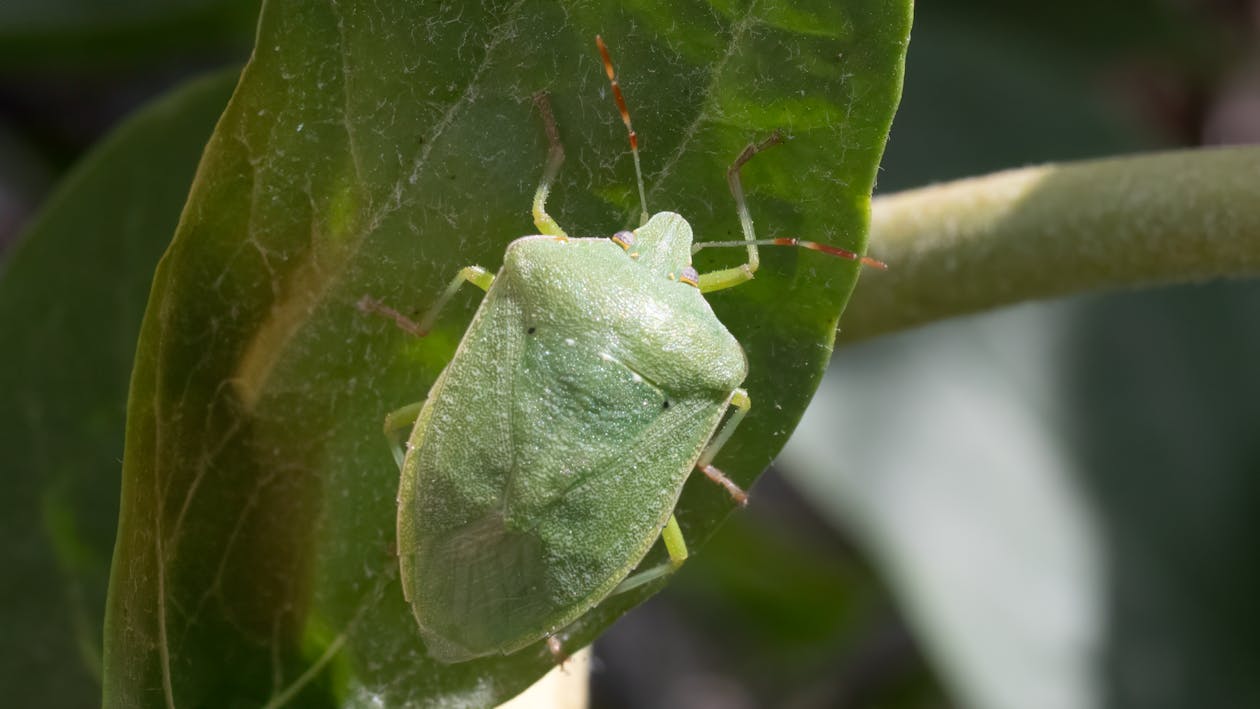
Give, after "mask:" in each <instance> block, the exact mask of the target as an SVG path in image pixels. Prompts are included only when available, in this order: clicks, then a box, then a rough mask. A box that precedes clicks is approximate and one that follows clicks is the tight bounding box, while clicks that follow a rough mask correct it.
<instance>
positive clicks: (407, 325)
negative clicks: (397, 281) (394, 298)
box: [355, 295, 429, 337]
mask: <svg viewBox="0 0 1260 709" xmlns="http://www.w3.org/2000/svg"><path fill="white" fill-rule="evenodd" d="M355 306H356V307H357V308H358V309H359V311H360V312H363V313H368V314H374V315H381V316H384V317H387V318H389V319H390V320H393V321H394V323H395V324H397V325H398V327H400V328H402V329H403V330H405V331H407V332H409V333H411V334H413V335H415V336H416V337H424V336H425V335H427V334H429V333H428V331H427V330H425V329H424V328H422V327H421V326H420V325H419V324H418V323H416V322H415V321H414V320H412V319H411V318H409V317H407V316H406V315H403V314H402V313H400V312H398V311H397V310H394V309H393V308H391V307H389V306H388V305H385V304H384V303H382V302H381V301H379V300H377V299H376V298H373V297H372V296H370V295H365V296H363V297H362V298H359V302H358V303H356V304H355Z"/></svg>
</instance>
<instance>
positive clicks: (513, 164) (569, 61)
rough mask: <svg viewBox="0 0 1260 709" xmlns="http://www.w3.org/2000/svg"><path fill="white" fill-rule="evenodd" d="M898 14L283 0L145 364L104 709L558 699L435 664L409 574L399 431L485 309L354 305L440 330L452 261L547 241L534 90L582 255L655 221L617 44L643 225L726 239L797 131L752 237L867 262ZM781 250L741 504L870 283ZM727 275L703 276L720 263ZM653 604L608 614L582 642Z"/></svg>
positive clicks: (154, 302)
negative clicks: (760, 149) (385, 424)
mask: <svg viewBox="0 0 1260 709" xmlns="http://www.w3.org/2000/svg"><path fill="white" fill-rule="evenodd" d="M909 14H910V13H909V3H907V2H900V3H888V2H882V1H880V2H877V1H875V0H864V1H862V2H849V3H845V4H844V5H839V4H836V3H830V2H821V1H818V2H801V3H786V2H768V3H714V4H697V3H688V4H679V3H668V4H666V3H659V4H657V3H646V2H640V3H633V4H628V5H627V4H623V3H612V2H607V3H598V4H591V3H582V4H577V3H557V2H543V1H541V0H539V1H527V0H519V1H517V2H510V3H506V2H505V3H484V4H479V5H468V4H457V5H446V4H442V3H437V2H427V3H425V2H416V3H397V4H391V5H386V6H376V5H374V4H371V3H366V2H338V3H330V4H326V5H325V4H320V5H317V6H312V5H309V4H304V3H284V2H272V3H268V4H267V5H266V6H265V8H264V10H263V16H262V20H261V23H260V27H259V35H258V46H257V47H256V49H255V52H254V56H253V59H252V60H251V63H250V65H249V66H248V67H247V69H246V71H245V72H244V75H243V76H242V80H241V83H240V85H239V87H238V89H237V92H236V94H235V95H234V96H233V98H232V101H231V104H230V105H229V108H228V110H227V112H226V113H225V114H224V116H223V119H222V121H221V122H220V124H219V127H218V129H217V131H216V133H215V135H214V137H213V138H212V139H211V141H210V144H209V146H208V148H207V151H206V154H205V157H204V159H203V161H202V164H201V167H200V170H199V173H198V179H197V182H196V184H195V186H194V188H193V191H192V194H191V196H190V198H189V202H188V205H187V207H186V210H185V213H184V218H183V220H182V221H181V224H180V227H179V230H178V231H177V233H176V237H175V241H174V242H173V243H172V245H171V248H170V250H169V251H168V252H167V255H166V257H165V258H164V260H163V262H162V264H161V266H160V267H159V269H158V274H157V276H156V278H155V281H154V287H153V292H152V296H151V299H150V303H149V308H148V312H147V314H146V317H145V322H144V326H143V330H142V333H141V337H140V345H139V351H138V353H137V360H136V368H135V371H134V375H133V380H132V391H131V401H130V405H129V414H128V431H127V449H126V456H125V464H124V489H123V503H122V511H121V520H120V527H119V537H118V542H117V550H116V555H115V563H114V573H113V577H112V580H111V588H110V602H109V610H108V617H107V623H106V654H105V685H106V702H107V704H111V705H129V706H140V705H156V704H162V703H164V702H165V703H168V704H179V705H190V704H191V705H216V706H222V705H233V704H258V703H262V702H267V703H269V704H270V705H280V704H285V703H297V704H300V705H302V706H323V705H340V704H358V703H363V702H366V701H369V700H372V701H381V702H383V703H385V704H388V705H404V704H409V705H413V704H422V705H425V704H459V705H485V704H491V703H493V702H495V701H498V700H500V699H503V698H506V697H508V696H510V695H512V694H514V693H516V692H517V691H519V690H520V689H522V688H524V687H525V686H526V685H528V684H529V683H530V682H531V681H533V680H534V679H536V678H537V677H538V676H540V675H541V674H542V673H543V672H544V671H545V670H546V669H548V668H549V667H550V665H551V664H552V660H551V658H550V656H549V655H548V653H547V651H546V650H545V648H543V647H541V644H540V645H539V646H537V647H533V648H529V649H526V650H524V651H521V652H519V653H516V654H515V655H512V656H508V657H503V658H489V659H482V660H477V661H473V662H469V663H463V664H458V665H451V666H445V665H439V664H436V663H434V662H433V661H432V660H430V659H429V658H428V656H427V654H426V652H425V650H424V647H423V646H422V645H421V643H420V641H419V639H418V633H417V631H416V628H415V625H414V621H413V620H412V617H411V613H410V609H409V608H408V607H407V606H406V604H405V603H404V600H403V597H402V593H401V591H400V589H399V585H398V582H397V578H396V571H395V569H396V564H397V561H396V559H395V558H394V555H393V552H392V547H393V543H394V517H395V494H396V490H397V484H398V473H397V469H396V468H395V466H394V464H393V462H392V461H391V459H390V455H389V453H388V450H387V448H386V446H385V442H384V438H383V436H382V434H381V424H382V420H383V417H384V415H385V414H386V413H387V412H389V411H391V410H393V409H396V408H398V407H400V406H402V405H405V404H408V403H411V402H414V401H417V400H419V399H421V398H422V397H423V396H424V393H425V391H426V390H427V389H428V387H429V385H430V384H431V383H432V382H433V380H434V378H435V377H436V376H437V375H438V373H439V372H440V370H441V368H442V366H443V365H444V363H445V362H446V361H447V359H449V357H450V356H451V353H452V352H453V350H454V347H455V345H456V344H457V342H458V338H459V336H460V333H461V332H462V330H463V328H464V326H465V325H466V324H467V321H468V318H469V317H470V316H471V313H472V311H473V309H474V308H475V307H476V305H477V303H476V298H475V297H474V296H472V295H471V294H466V293H461V295H460V296H459V297H457V298H456V301H455V302H454V305H453V306H452V307H451V308H449V309H448V311H447V312H446V313H444V315H443V318H442V320H441V322H440V324H439V327H438V329H437V330H436V331H435V332H434V333H433V334H432V335H431V336H429V337H427V338H425V339H423V340H415V339H414V338H412V337H410V336H408V335H406V334H405V333H402V332H400V331H398V330H397V328H395V327H393V326H392V325H391V324H390V323H387V322H383V321H382V320H381V319H380V318H376V317H371V316H366V315H364V314H363V313H361V312H360V311H359V310H357V309H356V307H355V304H356V303H357V302H358V301H359V300H360V299H361V298H362V297H363V296H365V295H372V296H374V297H377V298H379V299H381V300H383V301H385V302H387V303H391V304H395V305H397V306H398V307H400V308H402V309H404V310H408V311H412V310H422V309H423V308H424V307H425V306H426V305H427V304H428V303H430V302H431V301H432V299H433V298H434V297H435V296H436V295H437V294H438V293H439V292H440V291H441V289H442V288H443V286H444V285H445V284H446V283H447V282H448V281H449V279H450V278H451V276H452V275H453V274H454V273H455V272H456V270H457V269H458V268H460V267H462V266H465V265H468V264H470V263H478V264H481V265H483V266H486V267H489V268H497V267H498V266H499V264H500V262H501V257H502V253H503V249H504V247H505V246H506V245H507V243H508V242H509V241H511V240H512V239H513V238H515V237H518V236H521V235H524V234H529V233H532V232H533V231H534V227H533V225H532V224H531V223H530V220H529V216H528V213H529V204H530V198H531V195H532V192H533V189H534V187H535V186H536V184H537V181H538V179H539V177H540V175H541V168H542V164H543V161H544V157H545V155H546V144H545V138H544V133H543V130H542V125H541V122H540V120H539V118H538V116H537V115H536V113H535V112H534V111H533V110H532V108H531V106H532V103H531V96H532V95H533V94H534V93H535V92H537V91H540V90H546V91H548V92H549V93H550V95H551V100H552V103H553V106H554V108H555V113H556V118H557V121H558V123H559V129H560V134H561V139H562V141H563V142H564V145H565V148H566V151H567V156H568V160H567V162H566V164H565V166H564V168H563V170H562V171H561V175H560V180H559V183H558V185H557V186H556V189H555V190H554V191H553V193H552V198H551V201H550V202H549V205H550V207H551V209H552V214H553V216H555V217H556V218H557V219H558V221H559V222H560V223H561V224H562V225H563V226H564V227H565V228H566V229H567V230H568V231H569V232H570V233H571V234H574V235H606V234H609V233H611V232H612V231H614V230H616V229H618V228H622V227H624V226H627V225H630V224H632V223H633V220H634V219H635V218H636V217H637V214H638V205H637V204H636V199H635V196H634V192H633V172H632V167H631V162H630V156H629V155H628V151H627V149H626V136H625V132H624V129H623V128H622V126H621V125H620V121H619V120H618V118H617V114H616V111H615V110H614V108H613V105H612V100H611V98H610V96H609V92H608V86H607V83H606V79H605V78H604V76H603V72H602V67H601V66H600V64H599V60H598V55H597V54H596V52H595V50H594V42H593V40H594V36H595V35H596V34H597V33H602V34H603V36H604V38H605V40H607V41H608V42H609V44H610V46H611V48H612V51H613V53H614V56H615V57H616V59H617V62H618V68H619V70H620V72H621V75H622V86H623V88H624V89H625V92H626V95H627V99H628V101H629V103H630V106H631V110H632V111H633V116H634V119H635V128H636V129H637V131H638V133H639V135H640V136H641V140H642V144H643V148H644V152H643V160H644V166H645V173H646V179H647V183H648V186H649V195H648V200H649V208H651V209H654V210H663V209H669V210H672V211H677V212H679V213H681V214H683V215H684V216H686V217H687V218H688V219H689V220H690V221H691V223H692V225H693V227H694V228H695V229H696V231H697V233H698V234H699V235H700V238H702V239H731V238H738V235H739V226H738V221H737V219H736V215H735V210H734V207H733V202H732V201H731V198H730V196H729V194H728V193H727V189H726V184H725V179H724V172H725V169H726V167H727V166H728V165H729V164H730V162H731V161H732V159H733V158H734V156H735V155H736V154H737V153H738V152H739V151H740V150H741V149H742V148H743V147H744V146H745V145H746V144H747V143H748V142H749V141H750V140H753V139H756V138H760V137H764V136H765V135H766V134H767V133H769V132H770V131H771V130H774V129H781V130H784V131H785V132H787V133H788V134H789V135H790V137H791V140H790V141H789V142H788V144H787V145H786V146H784V147H781V148H776V149H775V150H772V151H769V152H767V153H765V154H764V155H761V156H758V158H757V159H756V160H754V161H753V162H752V163H750V164H749V166H748V169H747V170H746V171H745V184H746V186H747V189H748V192H749V201H750V204H751V208H752V211H753V215H754V218H755V219H757V220H758V222H759V223H760V224H761V225H762V230H763V234H765V235H767V236H769V235H791V236H800V237H803V238H811V239H815V240H819V241H823V242H828V243H835V244H838V245H841V246H845V247H848V248H853V249H857V250H861V249H862V248H863V245H864V240H865V230H866V221H867V216H868V209H869V193H870V189H871V186H872V182H873V179H874V175H875V168H876V165H877V163H878V160H879V156H880V153H881V151H882V149H883V145H884V141H885V138H886V135H887V129H888V125H889V122H890V120H891V117H892V112H893V110H894V108H895V105H896V102H897V98H898V94H899V88H900V74H901V66H902V58H903V55H904V51H905V46H906V40H907V34H908V31H909ZM711 251H713V250H711ZM718 251H721V250H718ZM767 251H768V252H769V253H766V254H765V255H764V257H763V268H762V271H760V272H759V273H758V278H757V280H756V281H754V282H753V283H751V284H749V285H747V286H743V287H740V288H738V289H734V290H732V291H730V292H727V293H722V294H719V295H715V296H714V298H713V300H712V302H713V304H714V307H715V309H716V310H717V312H718V314H719V317H721V318H722V319H723V321H724V322H726V323H727V325H728V326H729V327H730V329H731V330H732V332H734V333H735V335H736V336H737V337H738V338H739V339H740V341H741V342H742V343H743V344H744V346H745V348H746V350H747V353H748V359H749V363H750V369H751V374H750V376H749V378H748V381H747V382H746V386H747V388H748V390H749V391H750V393H751V395H752V397H753V402H754V409H753V413H752V414H751V415H750V416H749V417H748V419H747V421H746V423H745V424H744V426H743V427H742V428H741V429H740V435H739V436H738V437H737V438H736V439H735V440H734V441H733V442H732V443H731V445H730V446H729V447H728V448H727V449H726V451H724V455H723V457H721V458H720V459H719V461H718V463H719V465H721V466H723V467H724V469H726V470H727V472H728V473H730V474H731V475H732V476H733V477H734V478H735V479H736V480H737V481H739V482H740V483H742V484H748V483H750V482H751V481H752V480H753V478H754V477H755V476H756V475H757V473H759V472H760V471H761V470H762V469H763V468H764V467H765V466H766V465H767V464H768V463H769V462H770V460H771V459H772V458H773V456H774V455H775V453H777V451H778V449H779V448H780V447H781V446H782V444H783V442H784V440H785V439H786V437H787V435H788V434H789V432H790V431H791V430H792V428H793V426H794V424H795V422H796V420H797V419H798V418H799V416H800V414H801V412H802V410H803V408H804V406H805V403H806V401H807V400H808V399H809V396H810V395H811V393H812V391H813V389H814V388H815V386H816V385H817V382H818V379H819V378H820V376H821V373H822V369H823V367H824V366H825V365H826V361H827V356H828V354H829V352H830V346H831V341H832V335H833V333H834V329H835V324H836V320H837V318H838V316H839V313H840V310H841V308H842V306H843V304H844V302H845V300H846V299H847V296H848V293H849V291H850V290H851V288H852V286H853V283H854V281H855V279H856V275H857V268H856V267H855V265H854V264H852V263H851V262H845V261H838V260H829V259H827V257H825V256H823V255H821V254H817V253H813V252H803V251H797V250H790V249H779V250H773V249H768V250H767ZM739 258H740V254H738V253H731V252H730V251H729V250H728V251H726V252H719V253H708V252H705V253H702V258H700V259H698V266H699V267H700V270H702V271H704V270H708V269H709V268H712V267H714V266H716V265H735V264H736V263H738V262H739ZM730 508H731V503H730V501H729V499H728V498H727V497H726V495H725V493H724V492H723V491H721V490H718V489H715V486H712V485H710V484H708V483H707V482H705V481H693V483H691V484H689V485H688V487H687V489H686V490H685V491H684V495H683V499H682V501H681V503H680V506H679V511H678V513H679V519H680V522H681V523H682V526H683V529H684V533H685V534H687V536H688V538H689V540H691V541H692V542H693V544H699V543H700V542H702V541H703V540H704V539H705V538H707V537H708V536H709V535H710V534H711V533H712V532H713V530H714V528H715V526H716V525H717V524H718V523H719V522H720V520H721V519H722V518H723V517H725V515H726V514H727V513H728V512H729V511H730ZM658 553H659V550H658ZM650 562H651V560H649V563H650ZM652 590H655V589H654V588H645V589H643V591H642V592H640V593H628V594H622V595H620V596H616V597H613V598H612V599H610V600H609V601H608V602H606V603H605V604H604V605H602V606H601V607H600V608H599V609H597V610H596V611H595V612H593V613H592V614H590V615H589V616H588V617H587V618H585V619H583V620H582V621H580V622H579V623H578V624H577V625H576V627H574V628H571V629H570V630H569V631H568V636H569V638H568V640H567V642H568V643H569V645H570V646H571V647H574V648H575V647H578V646H580V645H582V644H585V643H587V642H589V641H590V640H591V639H592V638H593V637H594V636H595V635H596V634H597V633H598V632H599V631H600V629H602V628H603V627H606V626H607V625H608V624H609V623H611V622H612V620H614V619H615V618H616V617H617V616H618V615H620V614H621V613H622V612H624V611H625V610H626V609H627V608H629V607H630V606H632V605H634V604H635V603H637V602H638V601H640V600H642V599H643V598H644V597H646V595H647V594H648V593H650V592H651V591H652Z"/></svg>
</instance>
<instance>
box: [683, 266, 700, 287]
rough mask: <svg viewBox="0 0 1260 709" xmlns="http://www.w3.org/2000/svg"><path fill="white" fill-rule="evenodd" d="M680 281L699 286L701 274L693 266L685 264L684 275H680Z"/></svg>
mask: <svg viewBox="0 0 1260 709" xmlns="http://www.w3.org/2000/svg"><path fill="white" fill-rule="evenodd" d="M678 281H679V282H680V283H686V284H688V285H693V286H695V287H696V288H699V287H700V274H699V273H696V269H694V268H692V267H691V266H684V267H683V270H682V275H680V276H678Z"/></svg>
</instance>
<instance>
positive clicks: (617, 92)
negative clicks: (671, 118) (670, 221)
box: [595, 35, 648, 224]
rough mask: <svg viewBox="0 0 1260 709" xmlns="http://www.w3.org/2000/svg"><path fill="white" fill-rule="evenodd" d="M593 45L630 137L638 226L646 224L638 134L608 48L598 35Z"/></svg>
mask: <svg viewBox="0 0 1260 709" xmlns="http://www.w3.org/2000/svg"><path fill="white" fill-rule="evenodd" d="M595 45H596V46H597V47H599V55H600V56H601V57H603V59H604V73H605V74H607V75H608V83H610V84H612V92H613V100H615V101H616V102H617V110H618V111H620V112H621V122H622V123H625V124H626V132H627V133H629V135H630V153H631V154H632V155H634V175H635V177H636V178H637V179H638V180H639V208H640V209H641V210H642V214H641V215H640V222H639V223H640V224H647V220H648V210H647V193H646V192H645V191H644V190H643V168H642V167H640V165H639V134H638V133H635V132H634V127H633V126H631V125H630V109H629V108H627V107H626V97H625V96H624V95H623V94H622V93H621V84H619V83H617V70H616V69H614V68H613V61H612V56H611V55H609V54H608V46H607V45H605V44H604V40H603V38H602V37H600V36H599V35H595Z"/></svg>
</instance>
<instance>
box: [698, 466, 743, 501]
mask: <svg viewBox="0 0 1260 709" xmlns="http://www.w3.org/2000/svg"><path fill="white" fill-rule="evenodd" d="M696 467H697V468H698V469H699V470H700V472H702V473H704V475H705V477H707V478H708V479H710V480H712V481H713V482H715V483H717V484H718V485H721V486H722V487H724V488H726V491H727V492H728V493H730V495H731V499H732V500H734V501H735V504H737V505H739V506H740V507H747V506H748V493H746V492H744V488H742V487H740V486H739V485H736V484H735V481H734V480H731V479H730V478H728V477H726V473H724V472H722V471H721V470H718V469H717V468H715V467H713V466H712V465H709V464H707V463H706V464H704V465H697V466H696Z"/></svg>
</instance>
